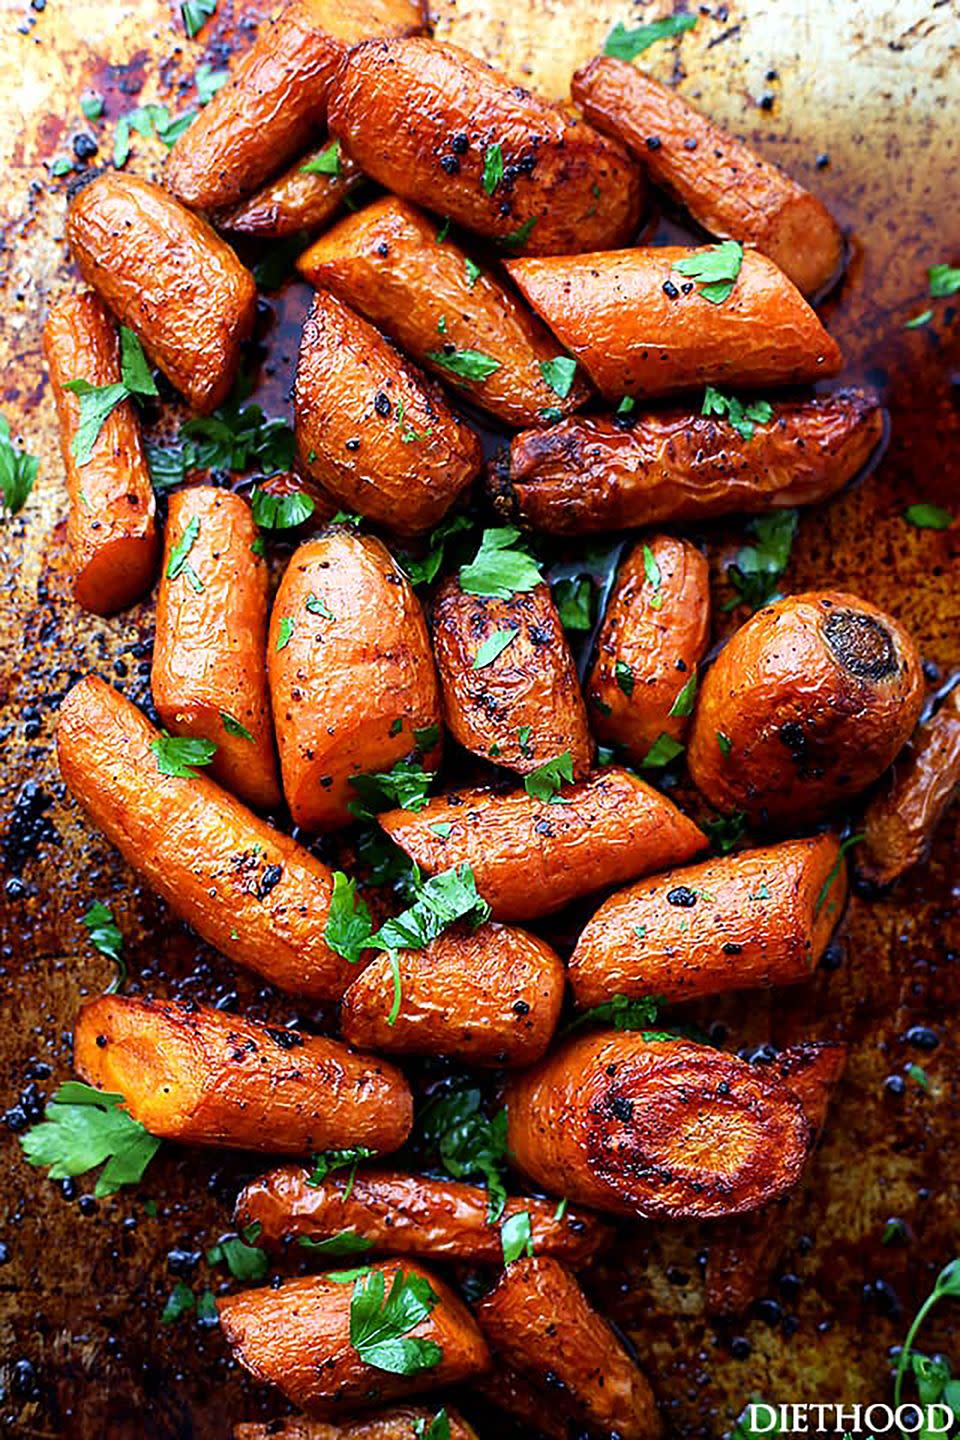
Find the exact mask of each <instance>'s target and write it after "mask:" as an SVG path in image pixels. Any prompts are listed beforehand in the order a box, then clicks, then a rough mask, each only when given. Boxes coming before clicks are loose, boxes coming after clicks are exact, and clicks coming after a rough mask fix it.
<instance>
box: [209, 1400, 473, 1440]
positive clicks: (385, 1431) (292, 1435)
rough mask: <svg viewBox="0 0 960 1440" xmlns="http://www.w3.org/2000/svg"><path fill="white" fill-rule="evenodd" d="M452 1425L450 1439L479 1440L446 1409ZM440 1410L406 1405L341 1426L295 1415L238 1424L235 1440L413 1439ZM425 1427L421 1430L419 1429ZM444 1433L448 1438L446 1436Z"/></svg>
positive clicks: (450, 1409) (234, 1435) (456, 1414)
mask: <svg viewBox="0 0 960 1440" xmlns="http://www.w3.org/2000/svg"><path fill="white" fill-rule="evenodd" d="M443 1409H444V1411H445V1413H446V1416H447V1420H448V1422H449V1426H450V1431H449V1440H477V1433H476V1431H475V1430H474V1428H473V1426H472V1425H468V1424H467V1422H466V1420H464V1418H463V1416H462V1415H460V1414H459V1413H458V1411H456V1410H454V1409H453V1408H452V1406H450V1405H445V1406H444V1407H443ZM437 1414H438V1411H437V1410H436V1409H433V1410H427V1409H425V1408H424V1407H423V1406H422V1405H405V1406H404V1407H403V1408H402V1409H401V1410H384V1411H383V1412H382V1413H381V1414H379V1415H371V1416H369V1417H368V1418H367V1419H366V1420H343V1421H340V1422H339V1423H336V1422H331V1423H330V1424H328V1423H327V1422H326V1421H325V1420H308V1419H307V1418H306V1417H305V1416H300V1415H292V1416H289V1417H288V1418H287V1419H286V1420H269V1421H266V1422H265V1423H263V1424H259V1423H256V1422H251V1423H247V1424H242V1425H234V1427H233V1440H412V1437H413V1436H415V1435H419V1434H424V1435H429V1433H430V1428H429V1427H430V1425H431V1424H432V1423H433V1421H434V1420H435V1419H436V1416H437ZM418 1425H419V1426H421V1429H420V1430H418V1429H417V1426H418ZM446 1433H447V1432H446V1431H444V1435H446Z"/></svg>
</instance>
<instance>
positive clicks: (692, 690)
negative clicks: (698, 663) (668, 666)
mask: <svg viewBox="0 0 960 1440" xmlns="http://www.w3.org/2000/svg"><path fill="white" fill-rule="evenodd" d="M696 696H697V672H696V670H694V672H693V674H692V675H691V676H690V679H689V680H688V681H687V683H686V685H684V687H683V689H682V690H681V691H680V694H679V695H678V696H677V698H676V700H674V702H673V704H672V705H671V706H670V709H669V710H668V711H667V714H668V715H670V716H675V717H685V716H687V715H692V714H693V702H694V700H695V699H696Z"/></svg>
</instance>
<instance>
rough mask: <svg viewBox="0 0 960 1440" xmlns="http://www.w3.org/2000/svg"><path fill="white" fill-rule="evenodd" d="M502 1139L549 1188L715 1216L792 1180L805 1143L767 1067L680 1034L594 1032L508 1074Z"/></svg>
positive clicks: (660, 1212) (755, 1204) (794, 1112)
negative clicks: (511, 1075) (519, 1071)
mask: <svg viewBox="0 0 960 1440" xmlns="http://www.w3.org/2000/svg"><path fill="white" fill-rule="evenodd" d="M506 1103H507V1114H508V1128H507V1146H508V1150H509V1152H510V1154H511V1155H512V1156H513V1157H514V1158H515V1160H516V1163H517V1165H518V1166H519V1167H520V1169H521V1170H522V1171H523V1172H524V1173H525V1174H526V1175H528V1176H529V1177H530V1178H531V1179H532V1180H534V1181H536V1182H537V1183H538V1184H540V1185H543V1186H544V1187H545V1188H547V1189H549V1190H552V1191H553V1192H554V1193H555V1194H561V1195H565V1196H568V1197H569V1198H570V1200H572V1201H576V1202H577V1203H579V1204H582V1205H590V1206H593V1207H594V1208H596V1209H597V1210H601V1211H609V1212H610V1213H611V1214H614V1215H635V1216H639V1217H641V1218H645V1217H650V1218H653V1219H664V1220H666V1219H682V1218H687V1217H690V1218H693V1217H697V1218H701V1219H715V1218H719V1217H721V1216H724V1215H739V1214H743V1213H745V1212H747V1211H750V1210H756V1209H758V1208H759V1207H760V1206H761V1205H765V1204H767V1203H768V1202H769V1201H771V1200H775V1199H776V1197H777V1196H778V1195H781V1194H783V1193H784V1191H786V1190H790V1189H792V1188H793V1186H794V1185H795V1184H796V1183H797V1179H798V1178H799V1175H800V1172H801V1171H802V1169H803V1165H804V1162H805V1160H806V1156H807V1151H808V1148H809V1143H810V1126H809V1123H808V1121H807V1119H806V1116H805V1115H804V1113H803V1109H802V1107H801V1105H800V1102H799V1100H798V1099H797V1098H796V1096H795V1095H794V1094H793V1092H792V1091H791V1090H789V1089H788V1088H787V1086H786V1085H785V1084H784V1083H783V1082H782V1081H781V1080H779V1079H778V1078H777V1077H776V1076H775V1075H772V1074H769V1073H766V1072H763V1073H761V1070H760V1067H758V1066H755V1065H750V1064H748V1063H747V1062H746V1061H745V1060H740V1059H738V1058H737V1056H735V1055H728V1054H725V1053H724V1052H723V1051H720V1050H713V1049H711V1048H709V1047H708V1046H706V1045H697V1044H694V1043H693V1042H692V1041H689V1040H680V1039H673V1038H672V1037H666V1036H662V1037H661V1036H657V1035H649V1036H647V1035H644V1034H643V1033H642V1032H639V1031H628V1032H620V1031H613V1030H610V1031H594V1032H592V1033H590V1034H585V1035H581V1036H578V1037H577V1038H575V1039H572V1040H569V1041H568V1042H567V1043H566V1045H564V1046H562V1047H561V1048H560V1049H559V1050H555V1051H554V1052H553V1053H552V1054H551V1055H549V1056H548V1057H547V1059H546V1060H542V1061H541V1062H540V1064H539V1065H535V1066H534V1067H533V1068H532V1069H531V1070H526V1071H524V1073H523V1074H522V1075H519V1076H517V1077H516V1078H515V1079H513V1080H511V1081H510V1083H509V1085H508V1086H507V1093H506Z"/></svg>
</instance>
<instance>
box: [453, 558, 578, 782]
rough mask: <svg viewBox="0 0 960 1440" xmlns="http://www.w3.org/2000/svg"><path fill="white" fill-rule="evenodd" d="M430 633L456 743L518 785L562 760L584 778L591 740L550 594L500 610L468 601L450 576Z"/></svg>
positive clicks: (517, 599)
mask: <svg viewBox="0 0 960 1440" xmlns="http://www.w3.org/2000/svg"><path fill="white" fill-rule="evenodd" d="M432 630H433V648H434V653H435V655H436V659H437V669H438V671H439V672H440V683H441V687H442V691H443V715H444V720H445V721H446V724H447V727H448V729H449V731H450V733H451V735H453V737H454V739H455V740H458V741H459V742H460V744H461V745H463V746H464V747H465V748H466V749H467V750H472V751H473V752H474V754H476V755H481V756H483V757H485V758H487V757H491V756H492V757H494V758H496V761H497V764H498V765H504V766H506V767H507V768H508V769H510V770H516V771H518V772H519V773H520V774H521V775H526V774H529V772H530V771H531V770H536V769H537V768H538V767H539V766H540V765H543V764H544V763H545V761H547V760H553V759H555V758H556V757H557V756H560V755H563V754H564V753H567V754H569V756H570V761H571V764H572V767H573V774H574V777H575V778H576V779H578V780H579V779H582V778H583V776H584V775H586V773H587V771H588V770H589V769H590V762H591V760H592V758H593V739H592V737H591V735H590V731H589V729H588V728H587V711H586V706H585V705H584V703H583V695H582V694H581V692H580V682H579V680H578V679H577V669H576V666H575V664H574V662H573V656H572V655H571V653H570V647H569V645H568V644H567V637H566V635H565V634H564V630H563V626H562V625H561V623H560V617H559V615H558V614H557V607H556V606H555V605H554V603H553V597H552V595H551V594H550V587H549V585H538V586H537V587H536V588H535V589H534V590H529V591H518V592H515V593H514V594H512V595H511V596H510V598H509V600H502V599H499V598H498V597H496V596H491V595H468V594H467V593H466V592H465V591H464V590H462V589H461V588H460V581H459V578H458V577H457V576H456V575H451V576H449V577H448V579H447V580H445V581H444V582H443V584H442V585H440V587H439V588H438V590H437V592H436V595H435V596H434V601H433V612H432ZM507 635H510V636H511V637H512V638H511V639H509V640H507V641H506V643H505V644H504V645H499V642H500V641H501V640H504V639H505V637H506V636H507ZM491 646H493V647H494V652H493V653H492V654H491V653H489V647H491Z"/></svg>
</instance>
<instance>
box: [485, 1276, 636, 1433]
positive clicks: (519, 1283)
mask: <svg viewBox="0 0 960 1440" xmlns="http://www.w3.org/2000/svg"><path fill="white" fill-rule="evenodd" d="M476 1313H477V1319H478V1320H479V1321H480V1325H481V1327H482V1329H483V1332H484V1334H485V1335H486V1337H487V1339H488V1340H489V1342H490V1344H491V1345H492V1346H493V1349H494V1350H495V1352H496V1354H497V1356H498V1357H500V1356H502V1357H503V1359H504V1360H505V1361H506V1362H507V1364H508V1366H510V1367H512V1368H513V1369H515V1370H517V1371H519V1372H520V1374H521V1375H524V1376H526V1377H527V1378H528V1379H532V1380H533V1381H534V1383H535V1384H537V1385H538V1386H539V1387H541V1388H542V1390H543V1396H544V1404H547V1403H548V1397H551V1399H550V1403H551V1404H552V1403H553V1402H552V1397H553V1396H555V1395H557V1394H558V1393H559V1396H560V1402H561V1406H562V1407H563V1408H566V1407H567V1406H569V1407H570V1408H571V1409H572V1411H573V1413H574V1414H575V1415H576V1416H577V1418H578V1419H579V1420H580V1421H581V1422H586V1424H587V1425H589V1426H590V1428H591V1429H593V1428H596V1429H597V1430H598V1431H601V1432H602V1433H603V1434H604V1435H618V1436H621V1437H622V1440H653V1437H656V1436H659V1434H660V1419H659V1416H658V1415H657V1406H656V1400H655V1399H654V1396H653V1391H652V1390H651V1389H650V1385H649V1383H648V1381H647V1379H646V1377H645V1376H644V1375H643V1374H642V1373H641V1371H640V1370H639V1369H638V1368H637V1366H636V1365H635V1364H634V1362H633V1360H631V1358H630V1356H629V1355H628V1354H627V1352H626V1350H625V1349H624V1348H623V1345H622V1344H621V1342H620V1341H619V1340H618V1339H617V1337H616V1335H615V1334H614V1333H613V1331H612V1330H611V1329H610V1326H609V1325H608V1324H607V1322H606V1321H605V1320H604V1319H603V1318H602V1317H601V1316H600V1315H598V1314H597V1312H596V1310H594V1309H593V1308H592V1306H591V1305H590V1304H589V1303H588V1301H587V1298H586V1296H585V1295H584V1293H583V1291H582V1290H581V1289H580V1286H579V1285H578V1284H577V1281H576V1280H575V1279H574V1277H573V1276H572V1275H571V1274H570V1272H569V1270H567V1269H565V1268H564V1266H563V1265H561V1264H560V1263H559V1262H558V1261H557V1260H551V1259H548V1258H539V1257H537V1258H533V1259H530V1258H527V1259H520V1260H516V1261H514V1263H513V1264H512V1265H509V1266H508V1267H507V1269H506V1270H505V1272H504V1274H503V1276H502V1278H501V1279H500V1281H499V1282H498V1284H497V1285H496V1286H495V1287H494V1289H493V1290H492V1291H491V1292H490V1294H489V1295H485V1296H484V1297H483V1299H482V1300H481V1301H480V1302H479V1304H478V1305H477V1310H476Z"/></svg>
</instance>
